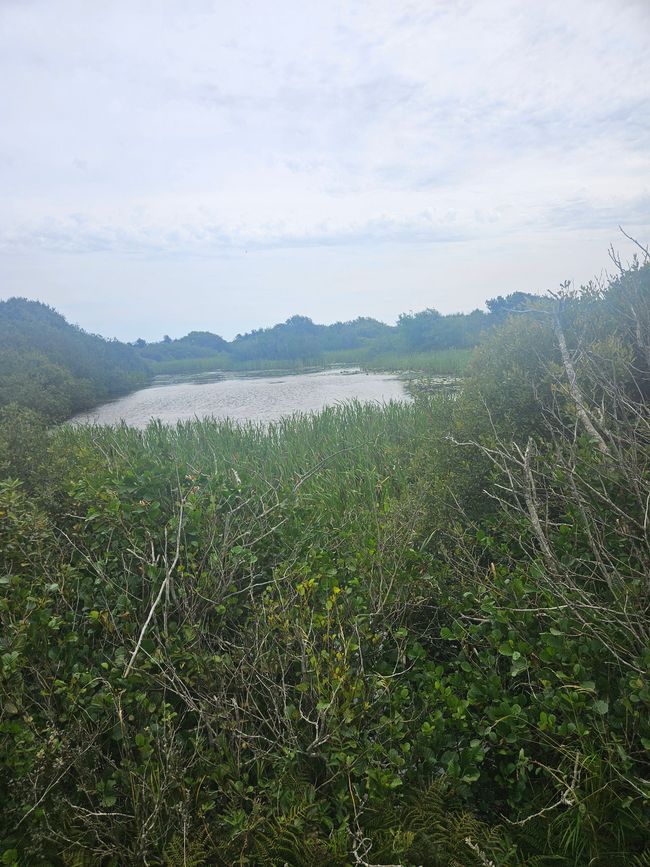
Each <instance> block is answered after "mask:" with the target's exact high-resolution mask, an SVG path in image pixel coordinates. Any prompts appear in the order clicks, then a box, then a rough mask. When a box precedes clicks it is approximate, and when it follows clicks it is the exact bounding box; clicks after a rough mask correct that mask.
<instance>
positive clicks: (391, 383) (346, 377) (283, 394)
mask: <svg viewBox="0 0 650 867" xmlns="http://www.w3.org/2000/svg"><path fill="white" fill-rule="evenodd" d="M208 380H209V381H207V382H206V381H196V380H193V381H190V382H181V383H179V382H175V383H173V384H166V385H154V386H151V387H149V388H144V389H142V390H141V391H136V392H134V393H133V394H129V395H127V396H126V397H122V398H120V399H119V400H115V401H112V402H111V403H106V404H104V405H103V406H99V407H97V408H96V409H94V410H92V411H91V412H88V413H83V414H82V415H78V416H76V417H75V418H74V419H73V420H72V421H73V422H75V423H79V424H84V423H91V424H92V423H96V424H118V423H119V422H120V421H125V422H126V423H127V424H129V425H132V426H133V427H139V428H143V427H145V426H146V425H147V424H148V422H149V421H151V419H153V418H155V419H160V420H161V421H163V422H165V423H167V424H173V423H175V422H177V421H184V420H187V419H193V418H197V417H198V418H205V417H206V416H213V417H214V418H218V419H223V418H230V419H232V420H234V421H241V422H246V421H261V422H269V421H275V420H277V419H279V418H281V417H282V416H286V415H291V414H292V413H295V412H312V411H314V410H319V409H322V408H323V407H325V406H331V405H332V404H336V403H340V402H342V401H347V400H355V399H356V400H361V401H374V402H378V403H385V402H388V401H390V400H409V396H408V394H407V392H406V390H405V388H404V385H403V384H402V382H401V381H400V380H399V379H397V377H395V376H390V375H389V374H380V373H364V372H362V371H350V370H328V371H321V372H319V373H308V374H297V375H289V376H278V375H277V374H276V375H273V376H269V377H264V378H255V379H252V378H239V377H238V378H232V379H212V378H208Z"/></svg>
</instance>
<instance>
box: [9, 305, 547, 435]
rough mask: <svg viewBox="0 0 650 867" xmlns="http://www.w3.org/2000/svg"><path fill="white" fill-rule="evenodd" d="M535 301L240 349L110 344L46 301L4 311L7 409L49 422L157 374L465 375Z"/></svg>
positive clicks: (266, 338) (278, 337) (296, 320)
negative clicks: (483, 348) (350, 367)
mask: <svg viewBox="0 0 650 867" xmlns="http://www.w3.org/2000/svg"><path fill="white" fill-rule="evenodd" d="M531 297H533V296H527V295H525V294H523V293H515V294H514V295H510V296H508V298H506V299H504V298H501V297H500V298H498V299H494V300H492V301H488V302H487V303H488V308H489V309H490V313H489V314H485V313H481V312H480V311H479V310H475V311H474V312H473V313H470V314H458V315H453V316H441V315H440V314H439V313H437V312H436V311H435V310H424V311H422V312H420V313H416V314H405V315H403V316H401V317H400V319H399V321H398V323H397V325H396V326H394V327H391V326H388V325H384V324H383V323H382V322H377V321H376V320H374V319H368V318H360V319H356V320H354V321H353V322H337V323H335V324H334V325H316V324H315V323H313V322H312V321H311V319H308V318H307V317H305V316H293V317H292V318H291V319H289V320H287V322H284V323H281V324H280V325H275V326H273V328H264V329H259V330H258V331H252V332H250V333H249V334H244V335H237V337H236V338H235V340H233V341H232V342H231V343H228V342H226V341H225V340H223V338H221V337H219V336H218V335H216V334H212V333H211V332H209V331H192V332H190V334H187V335H186V336H185V337H181V338H179V339H178V340H172V339H171V338H170V337H168V336H166V337H165V338H164V339H163V340H161V341H160V342H158V343H146V342H145V341H144V340H141V339H139V340H136V341H135V342H134V343H133V344H125V343H120V342H119V341H117V340H104V339H103V338H102V337H99V336H98V335H95V334H88V333H86V332H85V331H83V330H82V329H80V328H78V327H77V326H74V325H70V324H69V323H68V322H67V321H66V320H65V318H64V317H63V316H61V314H60V313H57V312H56V311H55V310H53V309H52V308H51V307H48V306H47V305H45V304H41V303H40V302H38V301H27V300H26V299H24V298H10V299H9V300H8V301H2V302H0V371H1V372H2V378H1V380H0V407H2V406H7V405H9V404H11V403H17V404H18V405H19V406H23V407H26V408H29V409H32V410H34V411H36V412H38V413H39V414H41V415H42V416H43V417H44V418H45V419H47V420H48V421H54V422H56V421H62V420H63V419H66V418H70V417H71V416H72V415H74V414H75V413H78V412H82V411H83V410H86V409H90V408H91V407H93V406H96V405H97V404H99V403H102V402H104V401H106V400H109V399H111V398H113V397H117V396H118V395H121V394H125V393H126V392H128V391H131V390H133V389H135V388H139V387H141V386H143V385H145V384H146V383H147V382H148V381H149V380H150V379H151V377H152V376H155V375H158V374H191V373H200V372H205V371H214V370H219V369H221V370H236V371H250V370H253V371H260V370H278V369H282V370H285V369H290V370H295V371H298V370H302V369H306V368H308V367H310V366H322V365H327V364H357V365H362V366H364V367H367V368H380V369H383V370H386V369H395V370H405V369H416V370H421V371H423V372H425V373H427V374H432V375H436V374H440V375H447V374H450V375H456V376H457V375H461V374H462V373H463V371H464V369H465V366H466V363H467V360H468V357H469V354H470V347H473V346H476V345H477V343H478V342H479V340H480V339H481V337H482V336H483V334H484V333H486V332H487V331H488V330H490V329H491V328H493V327H494V326H495V325H496V324H499V323H500V322H501V321H502V320H503V317H504V312H505V311H507V310H512V309H514V308H516V307H517V306H520V305H521V304H522V302H523V301H524V300H525V299H528V298H531Z"/></svg>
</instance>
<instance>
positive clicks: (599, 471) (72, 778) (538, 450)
mask: <svg viewBox="0 0 650 867" xmlns="http://www.w3.org/2000/svg"><path fill="white" fill-rule="evenodd" d="M526 304H528V302H526ZM649 304H650V268H649V267H648V265H640V264H634V265H633V266H632V268H630V269H627V270H622V271H621V274H620V275H619V276H618V277H617V278H615V279H614V280H613V281H611V282H610V284H608V285H607V286H602V287H600V286H595V285H590V286H588V287H584V289H583V290H581V291H579V292H570V291H568V290H564V291H562V292H560V293H558V294H557V295H556V296H549V298H547V299H546V300H544V301H541V302H536V305H532V304H531V306H530V307H526V308H523V309H522V308H520V309H519V312H517V313H515V314H514V315H513V316H512V317H510V318H509V319H506V320H505V321H504V322H503V324H502V325H501V326H500V327H499V329H497V330H496V331H495V332H494V333H493V334H492V336H491V337H490V338H489V339H488V340H487V341H486V342H485V344H484V346H482V347H481V349H479V351H478V354H477V356H476V357H475V359H474V360H473V361H472V364H471V366H470V373H469V376H468V379H467V380H466V384H465V386H464V388H463V390H462V392H461V393H460V395H458V396H456V395H453V394H452V395H447V394H444V393H438V394H428V395H427V394H425V395H421V396H419V397H417V399H416V400H415V401H414V402H413V403H411V404H391V405H388V406H387V407H374V406H363V405H359V404H348V405H343V406H340V407H334V408H330V409H327V410H325V411H323V412H322V413H320V414H318V415H307V416H296V417H294V418H290V419H284V420H283V421H281V422H278V423H276V424H272V425H269V426H268V427H262V426H256V425H246V426H243V427H238V426H236V425H233V424H231V423H229V422H221V423H218V422H214V421H196V422H192V423H182V424H179V425H177V426H176V427H174V428H170V427H165V426H163V425H161V424H152V425H150V426H149V427H148V428H147V429H146V430H144V431H137V430H133V429H130V428H128V427H126V426H122V427H119V428H115V429H112V428H97V427H81V428H73V427H69V426H64V427H60V428H57V429H56V430H54V431H52V432H51V433H50V434H46V433H45V429H44V427H43V426H42V424H41V423H40V422H39V420H38V418H36V417H35V416H33V414H31V413H29V412H27V411H25V410H24V409H20V408H16V407H12V408H10V409H8V410H6V411H5V412H4V413H3V415H2V416H1V417H0V462H1V466H2V472H3V475H4V476H5V477H6V478H5V480H4V481H3V482H1V483H0V664H1V668H0V701H1V705H2V710H1V711H0V769H1V773H0V800H1V801H2V803H3V812H2V818H1V819H0V841H1V842H0V847H1V848H0V851H2V853H3V854H2V858H3V860H4V863H12V864H13V863H16V864H19V865H29V864H41V863H42V864H52V865H66V864H84V865H85V864H88V865H100V864H102V865H118V864H119V865H130V864H133V865H136V864H143V863H148V864H165V863H166V864H194V865H200V864H217V865H221V864H223V865H231V864H250V865H262V864H278V865H281V864H290V865H296V867H297V865H318V864H323V865H325V864H328V865H341V867H343V865H359V867H363V865H365V867H368V865H391V864H392V865H396V864H400V865H405V867H406V865H416V864H417V865H463V867H469V865H482V867H485V865H495V867H497V865H498V867H506V865H524V864H525V865H552V864H566V865H583V864H584V865H587V864H590V865H603V867H605V865H607V867H610V865H612V867H618V865H621V867H623V865H627V864H634V863H638V864H642V863H645V853H646V852H647V849H648V846H649V845H650V820H649V818H648V817H649V815H650V812H649V810H648V806H649V801H650V790H649V788H648V780H649V779H650V761H649V756H650V643H649V641H648V622H649V618H648V614H649V613H650V612H649V610H648V608H649V605H650V595H649V594H648V584H647V576H648V574H650V546H649V544H648V533H647V521H648V511H647V504H648V498H649V497H650V488H649V478H650V473H649V472H648V470H649V467H648V458H649V454H648V445H649V443H650V428H649V426H648V418H649V415H648V411H647V410H648V406H647V394H648V370H649V367H648V364H647V358H648V355H647V347H648V345H649V343H650V340H649V332H650V329H649V328H648V323H650V316H649V315H648V313H649ZM43 489H47V496H44V493H43Z"/></svg>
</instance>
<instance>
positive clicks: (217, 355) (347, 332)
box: [135, 292, 536, 373]
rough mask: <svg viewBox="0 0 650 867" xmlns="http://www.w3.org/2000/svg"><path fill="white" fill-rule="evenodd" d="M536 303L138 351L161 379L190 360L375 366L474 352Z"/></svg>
mask: <svg viewBox="0 0 650 867" xmlns="http://www.w3.org/2000/svg"><path fill="white" fill-rule="evenodd" d="M535 297H536V296H534V295H528V294H527V293H523V292H516V293H513V294H512V295H509V296H507V297H506V298H503V297H501V296H499V297H498V298H495V299H492V300H490V301H488V302H487V307H488V311H489V312H487V313H485V312H483V311H481V310H474V311H473V312H472V313H467V314H465V313H458V314H451V315H448V316H443V315H442V314H440V313H438V311H437V310H433V309H427V310H422V311H420V312H419V313H405V314H402V315H401V316H400V317H399V320H398V322H397V324H396V325H394V326H391V325H386V324H385V323H383V322H379V321H378V320H376V319H371V318H369V317H359V318H358V319H354V320H352V321H350V322H335V323H334V324H333V325H319V324H317V323H315V322H313V321H312V320H311V319H310V318H309V317H307V316H292V317H291V318H290V319H287V321H286V322H282V323H280V324H278V325H274V326H273V327H271V328H259V329H256V330H254V331H251V332H249V333H247V334H238V335H237V337H236V338H235V339H234V340H233V341H231V342H230V343H228V342H226V341H225V340H223V339H222V338H221V337H218V336H217V335H215V334H211V333H210V332H203V331H201V332H198V331H194V332H192V333H190V334H188V335H187V336H186V337H182V338H180V339H178V340H171V339H170V338H169V337H166V338H165V339H163V340H162V341H159V342H155V343H146V342H145V341H144V340H141V339H140V340H138V341H136V343H135V346H136V348H137V351H138V353H139V354H140V356H141V357H142V358H144V359H147V360H149V361H152V362H154V363H155V370H156V372H160V373H163V372H179V371H181V370H188V369H189V368H190V367H191V361H192V360H196V361H197V362H198V364H199V366H202V367H203V369H205V364H206V363H209V360H210V359H212V362H213V364H215V365H217V366H221V367H228V366H231V367H236V366H238V365H242V364H246V363H250V362H278V361H281V362H289V363H290V362H293V363H295V362H296V361H302V362H308V363H311V364H318V363H322V362H327V363H329V362H336V361H348V362H360V363H372V362H373V361H374V360H376V359H377V358H378V357H380V356H382V357H386V356H389V357H390V356H392V357H393V358H395V359H398V358H400V357H409V356H413V355H414V354H417V353H433V352H439V351H444V350H449V349H468V348H473V347H474V346H476V345H477V344H478V343H479V342H480V341H481V339H482V338H483V337H484V335H485V334H486V333H487V332H488V331H489V330H490V329H492V328H493V327H495V326H496V325H498V324H499V323H500V322H502V321H503V319H504V317H505V316H506V315H507V314H508V312H513V311H514V310H516V309H519V308H521V307H523V306H525V305H526V304H527V303H529V301H531V300H532V299H534V298H535ZM179 362H180V364H179Z"/></svg>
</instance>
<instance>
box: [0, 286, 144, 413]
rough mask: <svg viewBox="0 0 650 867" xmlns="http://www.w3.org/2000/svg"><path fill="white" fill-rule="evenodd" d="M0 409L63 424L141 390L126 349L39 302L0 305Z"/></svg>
mask: <svg viewBox="0 0 650 867" xmlns="http://www.w3.org/2000/svg"><path fill="white" fill-rule="evenodd" d="M0 371H2V376H1V378H0V406H4V405H6V404H9V403H17V404H19V405H21V406H26V407H29V408H31V409H34V410H36V411H37V412H40V413H42V415H44V416H45V417H46V418H47V419H48V420H50V421H59V420H62V419H65V418H69V417H70V416H71V415H74V413H76V412H80V411H82V410H84V409H88V408H90V407H92V406H94V405H96V404H97V403H100V402H102V401H104V400H109V399H110V398H112V397H117V396H118V395H120V394H124V393H125V392H128V391H130V390H131V389H133V388H137V387H139V386H141V385H143V384H144V383H145V382H146V381H147V379H148V375H149V374H148V370H147V366H146V363H145V362H144V361H143V359H141V358H140V357H139V356H138V354H137V353H136V351H135V349H134V348H133V347H132V346H129V345H128V344H125V343H120V342H119V341H117V340H105V339H104V338H103V337H99V336H98V335H96V334H88V333H86V332H85V331H83V330H82V329H81V328H79V327H77V326H76V325H71V324H70V323H69V322H68V321H67V320H66V319H65V317H64V316H62V315H61V314H60V313H57V312H56V310H53V309H52V308H51V307H48V306H47V305H46V304H42V303H41V302H39V301H28V300H27V299H25V298H10V299H9V300H7V301H0Z"/></svg>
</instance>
